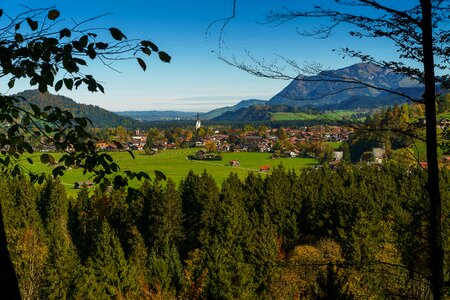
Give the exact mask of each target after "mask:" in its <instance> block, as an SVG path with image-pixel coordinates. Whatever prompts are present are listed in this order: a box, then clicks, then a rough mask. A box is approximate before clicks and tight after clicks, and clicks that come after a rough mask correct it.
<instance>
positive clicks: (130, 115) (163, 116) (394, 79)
mask: <svg viewBox="0 0 450 300" xmlns="http://www.w3.org/2000/svg"><path fill="white" fill-rule="evenodd" d="M373 87H378V88H381V90H380V89H375V88H373ZM382 89H385V90H393V91H396V92H398V93H404V94H405V95H408V96H410V97H412V98H420V97H421V95H422V93H423V88H422V87H421V86H419V85H418V84H417V82H415V81H413V80H411V79H410V78H409V77H407V76H404V75H399V74H396V73H393V72H392V71H391V70H389V69H383V68H380V67H378V66H376V65H373V64H367V63H360V64H355V65H351V66H349V67H346V68H341V69H337V70H328V71H322V72H320V73H319V74H317V75H314V76H304V75H299V76H298V77H297V78H296V79H295V80H292V82H290V83H289V84H288V85H287V86H286V87H285V88H284V89H283V90H282V91H280V92H279V93H277V94H276V95H275V96H273V97H272V98H271V99H269V100H260V99H248V100H242V101H240V102H239V103H237V104H236V105H233V106H227V107H222V108H218V109H214V110H212V111H209V112H207V113H201V114H200V118H201V119H203V120H216V121H237V120H239V121H246V120H248V121H255V120H270V115H271V114H272V113H273V112H282V111H284V112H289V111H291V110H292V109H291V108H292V107H294V108H296V110H298V109H302V108H305V109H309V108H312V109H313V110H355V109H367V108H377V107H381V106H392V105H394V104H402V103H405V102H406V98H405V97H401V96H398V95H393V94H392V93H389V92H387V91H383V90H382ZM19 95H20V96H23V97H25V98H26V99H28V100H29V101H31V102H33V103H35V104H37V105H38V106H41V107H44V106H47V105H54V106H59V107H61V108H63V109H67V110H69V111H71V112H72V113H74V115H77V116H84V117H88V118H90V119H91V120H92V121H93V123H94V125H95V126H97V127H116V126H119V125H121V126H124V127H127V128H139V127H142V125H143V124H142V122H151V121H174V120H193V119H195V118H196V116H197V113H196V112H181V111H155V110H153V111H122V112H117V113H113V112H110V111H107V110H105V109H102V108H100V107H98V106H94V105H85V104H78V103H76V102H75V101H73V100H72V99H70V98H67V97H64V96H58V95H52V94H50V93H45V94H41V93H40V92H38V91H36V90H30V91H24V92H22V93H19Z"/></svg>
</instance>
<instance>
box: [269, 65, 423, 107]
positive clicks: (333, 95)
mask: <svg viewBox="0 0 450 300" xmlns="http://www.w3.org/2000/svg"><path fill="white" fill-rule="evenodd" d="M349 79H351V80H352V81H360V82H363V83H365V84H368V85H371V86H376V87H380V88H385V89H391V90H397V89H402V88H412V87H417V84H416V82H414V81H413V80H411V79H410V78H408V77H406V76H404V75H400V74H396V73H393V72H392V71H391V70H389V69H383V68H380V67H378V66H376V65H373V64H367V63H360V64H355V65H352V66H349V67H346V68H342V69H338V70H329V71H322V72H320V73H319V74H318V75H315V76H303V75H299V76H298V77H297V79H296V80H293V81H292V82H291V83H290V84H289V85H288V86H287V87H286V88H284V89H283V90H282V91H281V92H279V93H278V94H276V95H275V96H274V97H272V98H271V99H270V100H269V102H268V104H269V105H274V104H283V105H290V106H303V107H304V106H313V107H316V108H323V107H330V106H337V105H338V104H339V103H341V102H344V101H346V100H348V99H352V100H350V102H352V101H355V99H360V100H362V101H363V103H365V102H368V101H365V100H368V99H370V98H377V101H378V102H380V103H382V105H387V104H388V103H389V99H383V98H386V97H387V98H389V96H388V95H387V94H386V93H382V92H381V91H380V90H377V89H373V88H368V87H366V86H364V85H362V84H357V83H348V80H349ZM346 81H347V82H346ZM366 97H370V98H366ZM371 106H372V105H371ZM372 107H373V106H372ZM346 108H347V109H348V108H349V107H346Z"/></svg>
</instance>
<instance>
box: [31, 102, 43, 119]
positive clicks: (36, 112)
mask: <svg viewBox="0 0 450 300" xmlns="http://www.w3.org/2000/svg"><path fill="white" fill-rule="evenodd" d="M30 107H31V109H32V110H33V113H34V116H35V117H39V116H40V115H41V109H40V108H39V106H37V105H36V104H33V103H30Z"/></svg>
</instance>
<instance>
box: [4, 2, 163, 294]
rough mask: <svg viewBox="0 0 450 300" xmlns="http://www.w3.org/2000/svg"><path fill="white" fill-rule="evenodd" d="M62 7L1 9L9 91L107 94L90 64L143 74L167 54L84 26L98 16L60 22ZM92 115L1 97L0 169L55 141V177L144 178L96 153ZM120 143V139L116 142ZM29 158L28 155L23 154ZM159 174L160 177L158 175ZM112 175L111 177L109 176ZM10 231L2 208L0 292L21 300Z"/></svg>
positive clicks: (13, 169)
mask: <svg viewBox="0 0 450 300" xmlns="http://www.w3.org/2000/svg"><path fill="white" fill-rule="evenodd" d="M60 15H61V14H60V12H59V11H58V10H57V9H55V8H54V7H51V8H44V9H30V8H25V10H24V11H23V12H22V13H20V14H18V15H17V16H15V17H11V16H9V15H8V14H6V13H5V12H4V11H3V9H0V79H2V80H6V82H8V83H7V86H8V88H9V89H11V88H13V87H14V85H15V83H16V81H17V80H20V79H22V80H23V79H28V80H29V83H30V85H32V86H36V85H37V87H38V89H39V91H40V92H46V91H47V90H48V89H49V87H53V88H54V89H55V90H56V91H59V90H60V89H62V87H63V86H65V87H66V88H67V89H68V90H72V89H73V88H75V89H77V88H78V87H80V86H85V87H87V89H88V90H89V91H91V92H98V91H101V92H104V88H103V86H102V85H101V84H100V83H99V82H98V81H97V80H96V79H95V78H94V76H92V75H90V74H86V73H84V69H85V68H86V67H87V66H88V61H99V62H100V63H103V64H104V65H105V66H106V67H108V68H110V69H112V70H114V68H113V66H112V63H113V62H115V61H120V60H131V59H136V60H137V63H138V65H139V66H140V67H141V68H142V69H143V70H144V71H145V70H146V69H147V65H146V63H145V61H144V59H143V57H146V56H150V55H151V53H152V52H154V53H158V57H159V59H160V60H161V61H163V62H166V63H168V62H170V60H171V57H170V56H169V55H168V54H167V53H165V52H163V51H161V50H159V48H158V47H157V46H156V44H154V43H153V42H151V41H148V40H137V39H136V40H131V39H128V38H127V37H126V35H125V34H124V33H123V32H122V31H121V30H120V29H117V28H115V27H111V28H95V29H94V28H86V26H87V25H88V24H92V22H93V21H95V20H97V19H99V18H100V17H101V16H100V17H95V18H91V19H87V20H85V21H82V22H75V21H73V23H72V24H70V26H64V24H65V23H67V22H65V21H64V20H60V18H59V17H60ZM90 123H91V122H90V120H89V119H87V118H77V117H75V116H74V115H73V114H72V113H70V112H68V111H63V110H62V109H60V108H58V107H52V106H48V107H45V108H43V109H41V108H39V107H38V106H36V105H33V104H31V103H28V102H27V101H26V99H24V98H21V97H17V96H8V95H4V94H0V154H1V157H0V169H1V171H3V172H4V173H6V174H9V175H12V176H19V175H20V174H22V173H24V169H25V167H24V164H23V163H22V161H21V157H22V156H21V155H22V154H24V153H25V152H28V153H33V152H34V151H35V148H34V147H33V145H34V143H38V144H41V143H43V144H46V145H52V146H54V148H55V149H56V150H59V151H61V152H63V155H62V156H61V157H60V158H59V162H58V165H57V166H56V167H55V168H54V169H53V171H52V175H53V176H54V177H57V176H60V175H63V173H64V171H65V170H67V169H68V168H69V167H79V168H82V169H83V172H84V173H88V172H89V173H93V174H94V176H95V177H94V181H95V182H97V183H100V186H101V188H106V187H107V186H109V185H111V184H113V185H114V186H115V187H118V186H125V185H126V184H127V183H128V178H138V179H140V178H148V175H147V174H143V173H133V172H125V176H122V175H118V174H117V172H118V171H119V166H118V165H117V164H116V163H115V162H114V161H113V159H112V157H111V156H110V155H108V154H107V153H98V152H97V151H96V149H95V139H94V138H93V137H92V136H91V135H90V134H89V133H88V132H87V128H88V125H89V124H90ZM118 146H119V147H120V144H118ZM27 160H28V162H29V163H33V161H32V159H31V158H27ZM40 160H41V162H43V163H49V164H52V165H53V164H56V160H55V158H54V157H53V156H51V155H50V154H48V153H44V154H41V155H40ZM156 175H157V176H160V175H159V174H156ZM30 177H31V179H32V180H33V181H38V182H43V181H44V180H45V174H40V175H39V174H34V173H31V172H30ZM110 177H112V179H111V178H110ZM7 243H8V241H7V236H6V232H5V226H4V222H3V213H2V209H1V206H0V265H1V266H2V268H1V270H0V281H1V284H0V294H1V295H2V296H3V297H5V298H7V299H20V298H21V295H20V291H19V286H18V281H17V277H16V274H15V270H14V265H13V264H12V261H11V257H10V254H9V251H8V247H7V245H8V244H7Z"/></svg>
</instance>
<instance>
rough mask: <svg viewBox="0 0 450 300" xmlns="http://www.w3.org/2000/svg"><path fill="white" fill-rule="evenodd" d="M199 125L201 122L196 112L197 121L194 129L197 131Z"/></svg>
mask: <svg viewBox="0 0 450 300" xmlns="http://www.w3.org/2000/svg"><path fill="white" fill-rule="evenodd" d="M201 126H202V122H200V116H199V113H197V121H196V122H195V130H197V131H198V130H199V129H200V127H201Z"/></svg>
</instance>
